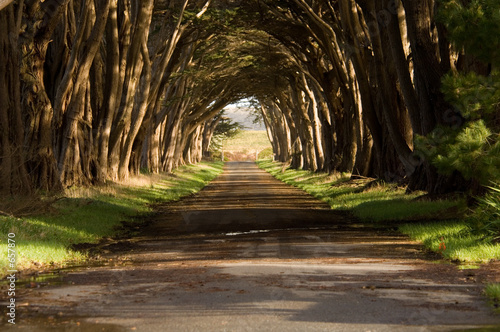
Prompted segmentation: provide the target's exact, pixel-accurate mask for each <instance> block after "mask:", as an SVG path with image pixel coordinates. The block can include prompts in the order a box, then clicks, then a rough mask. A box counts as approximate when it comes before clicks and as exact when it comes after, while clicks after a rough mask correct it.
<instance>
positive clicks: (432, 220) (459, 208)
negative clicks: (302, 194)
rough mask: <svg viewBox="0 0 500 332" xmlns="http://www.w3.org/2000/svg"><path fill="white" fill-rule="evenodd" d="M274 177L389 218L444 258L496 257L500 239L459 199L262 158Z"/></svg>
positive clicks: (356, 211) (368, 218)
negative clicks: (477, 226) (473, 220)
mask: <svg viewBox="0 0 500 332" xmlns="http://www.w3.org/2000/svg"><path fill="white" fill-rule="evenodd" d="M258 165H259V166H260V167H261V168H263V169H264V170H266V171H268V172H269V173H271V174H272V175H273V176H274V177H276V178H277V179H279V180H282V181H284V182H285V183H288V184H290V185H293V186H296V187H299V188H301V189H303V190H305V191H307V192H308V193H310V194H311V195H313V196H315V197H317V198H319V199H321V200H323V201H325V202H327V203H328V204H330V206H331V207H332V208H333V209H338V210H346V211H350V212H351V213H352V214H353V215H354V216H355V217H357V218H358V219H359V220H361V221H363V222H366V223H375V224H376V223H379V224H391V225H394V226H395V227H398V229H399V230H400V231H401V232H402V233H404V234H407V235H409V236H410V237H411V238H412V239H414V240H416V241H420V242H422V243H423V244H424V246H425V247H427V248H428V249H430V250H433V251H436V252H440V253H442V254H443V256H444V257H445V258H447V259H450V260H453V261H460V262H465V263H478V262H488V261H490V260H494V259H500V244H498V243H492V242H491V241H490V240H489V239H488V238H485V236H484V234H481V233H473V232H471V229H470V227H469V223H468V221H467V218H466V217H465V215H466V212H467V207H466V203H465V202H464V200H463V199H459V198H457V199H442V200H429V199H426V196H425V194H426V193H425V192H415V193H412V194H406V193H405V188H400V187H397V186H396V185H394V184H387V183H381V182H377V181H374V180H373V179H355V180H352V179H351V177H350V174H333V175H329V174H325V173H312V172H309V171H303V170H293V169H289V168H286V167H285V166H284V165H283V164H281V163H276V162H271V161H260V162H258Z"/></svg>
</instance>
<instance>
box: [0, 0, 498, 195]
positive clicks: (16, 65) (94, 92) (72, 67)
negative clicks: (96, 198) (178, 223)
mask: <svg viewBox="0 0 500 332" xmlns="http://www.w3.org/2000/svg"><path fill="white" fill-rule="evenodd" d="M7 2H8V1H7ZM0 5H2V3H0ZM499 8H500V5H499V4H497V3H496V1H495V0H470V1H461V0H422V1H412V0H384V1H365V0H336V1H329V0H248V1H237V0H232V1H229V0H162V1H159V0H157V1H154V0H144V1H139V0H103V1H96V0H94V1H93V0H46V1H43V2H40V1H34V0H31V1H30V0H24V1H22V0H19V1H13V2H11V3H10V4H8V5H7V6H6V7H5V8H4V9H2V10H1V11H0V63H2V64H5V65H2V66H1V67H0V80H1V82H2V83H1V84H0V103H1V105H0V154H1V160H0V170H1V172H0V177H1V178H0V190H1V191H2V192H4V193H10V194H12V193H23V192H24V193H26V192H33V191H36V190H57V189H60V188H64V187H69V186H73V185H90V184H95V183H101V182H105V181H106V180H116V179H125V178H127V177H128V176H129V175H130V174H136V173H138V172H139V171H140V170H141V169H147V170H148V171H150V172H163V171H165V172H170V171H172V170H173V169H174V168H176V167H178V166H179V165H182V164H184V163H192V162H197V161H199V160H201V158H202V156H203V155H204V154H205V153H206V151H207V150H208V147H209V145H210V140H211V138H212V135H213V133H214V131H215V130H216V128H217V125H218V124H219V123H220V121H221V120H220V119H221V116H220V112H221V111H222V110H223V108H224V107H225V106H227V105H228V104H231V103H234V102H236V101H238V100H241V99H243V98H250V99H251V100H253V101H254V103H255V105H256V107H257V108H258V111H259V112H261V114H262V117H263V120H264V122H265V124H266V128H267V131H268V134H269V138H270V141H271V143H272V145H273V150H274V152H275V155H276V159H277V160H280V161H282V162H289V163H290V165H291V166H292V167H295V168H304V169H309V170H313V171H326V172H347V173H352V174H358V175H362V176H374V177H379V178H383V179H385V180H389V181H406V182H407V183H408V185H409V188H410V189H412V190H416V189H423V190H427V191H429V192H434V193H437V192H446V191H450V190H464V189H465V188H480V187H482V186H484V185H485V184H487V181H489V180H491V177H489V176H487V174H492V172H493V174H498V173H499V172H498V168H499V167H500V161H499V157H498V156H499V155H500V154H499V153H497V152H498V151H497V150H498V149H500V146H499V143H498V133H499V122H500V116H499V106H498V105H499V103H498V101H499V100H500V96H499V93H498V86H499V83H498V82H499V81H500V80H499V79H498V70H497V64H498V62H499V56H498V49H499V48H498V46H499V43H500V42H499V41H498V40H497V39H495V37H494V36H498V35H499V33H500V28H499V27H500V24H499V15H500V14H498V12H499ZM472 27H474V28H472ZM477 40H479V41H480V44H477V42H476V44H474V42H473V41H477Z"/></svg>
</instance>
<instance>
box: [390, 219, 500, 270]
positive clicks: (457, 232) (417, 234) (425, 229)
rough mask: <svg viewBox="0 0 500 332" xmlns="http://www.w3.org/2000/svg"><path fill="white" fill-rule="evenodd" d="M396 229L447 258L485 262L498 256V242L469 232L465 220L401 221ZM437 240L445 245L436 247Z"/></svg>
mask: <svg viewBox="0 0 500 332" xmlns="http://www.w3.org/2000/svg"><path fill="white" fill-rule="evenodd" d="M399 230H400V231H401V232H402V233H404V234H408V235H409V236H410V237H411V238H412V239H415V240H417V241H419V242H422V243H423V244H424V245H425V246H426V247H427V248H429V249H430V250H432V251H436V252H441V253H442V255H443V257H445V258H448V259H450V260H454V261H459V262H476V263H487V262H489V261H490V260H492V259H500V245H498V244H492V243H490V242H488V241H484V239H483V238H484V236H483V235H481V234H473V233H471V232H470V231H469V230H470V228H469V225H468V223H467V221H465V220H452V221H446V222H443V221H440V222H426V223H417V224H405V225H402V226H400V227H399ZM441 243H443V244H444V246H445V248H444V247H443V245H441V248H440V244H441Z"/></svg>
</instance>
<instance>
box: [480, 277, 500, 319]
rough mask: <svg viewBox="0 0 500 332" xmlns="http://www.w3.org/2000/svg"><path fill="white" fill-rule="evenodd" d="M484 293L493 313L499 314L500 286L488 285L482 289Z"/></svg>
mask: <svg viewBox="0 0 500 332" xmlns="http://www.w3.org/2000/svg"><path fill="white" fill-rule="evenodd" d="M484 293H485V294H486V296H487V297H488V298H489V299H490V302H491V304H492V305H493V307H494V308H495V311H496V312H498V313H500V284H489V285H487V286H486V288H485V289H484Z"/></svg>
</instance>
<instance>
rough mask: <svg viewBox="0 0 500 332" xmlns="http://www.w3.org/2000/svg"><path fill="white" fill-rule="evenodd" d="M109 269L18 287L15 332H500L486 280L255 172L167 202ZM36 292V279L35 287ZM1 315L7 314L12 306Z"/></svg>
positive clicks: (238, 172)
mask: <svg viewBox="0 0 500 332" xmlns="http://www.w3.org/2000/svg"><path fill="white" fill-rule="evenodd" d="M103 250H104V253H105V256H106V257H107V258H108V259H110V264H109V265H107V266H96V267H87V268H80V269H74V270H66V271H61V272H60V273H59V274H58V275H57V278H55V279H51V280H49V281H48V282H47V283H44V282H40V280H38V281H36V283H35V286H36V287H38V286H42V287H39V288H25V289H22V291H21V294H20V295H19V296H20V298H19V300H18V302H19V306H18V318H17V321H16V322H17V324H16V326H15V327H12V326H11V327H9V326H8V325H4V326H1V325H0V328H1V329H2V330H9V331H10V330H12V331H44V330H47V331H48V330H51V331H52V330H54V329H55V330H61V331H131V330H133V331H454V330H464V329H472V328H477V327H480V326H482V327H485V326H490V328H491V331H493V330H497V329H494V327H493V326H497V328H498V327H499V326H500V316H499V315H494V314H493V313H492V310H491V309H490V308H489V307H488V306H487V304H486V301H485V299H484V297H483V296H482V295H481V283H482V282H483V279H482V277H481V273H480V271H476V270H460V271H459V270H458V269H457V268H456V267H455V266H453V265H451V264H444V263H438V262H435V261H431V260H430V258H429V257H428V256H426V255H425V254H424V253H422V250H421V247H420V246H418V245H416V244H415V243H412V242H410V241H408V240H407V239H406V238H404V237H402V236H400V235H398V234H397V233H395V232H391V231H389V230H383V229H380V228H379V229H377V228H373V227H369V226H363V225H361V224H358V223H356V222H355V221H354V220H353V219H352V218H350V217H349V216H347V215H345V214H342V213H339V212H334V211H331V210H330V209H329V207H328V206H327V205H326V204H324V203H322V202H319V201H317V200H316V199H314V198H312V197H310V196H308V195H307V194H305V193H304V192H302V191H301V190H298V189H296V188H292V187H289V186H287V185H285V184H283V183H281V182H279V181H277V180H275V179H274V178H272V177H271V176H270V175H268V174H267V173H265V172H264V171H261V170H259V169H258V168H257V167H256V166H255V165H254V164H252V163H228V164H227V165H226V169H225V172H224V173H223V175H221V176H220V177H219V178H218V179H216V180H215V181H214V182H213V183H212V184H210V185H209V186H208V187H207V188H205V189H204V190H203V191H201V192H200V193H198V194H197V195H194V196H191V197H189V198H187V199H184V200H182V201H180V202H176V203H171V204H168V205H164V206H160V207H158V209H157V212H156V213H155V215H153V216H152V217H151V218H149V219H148V221H147V225H146V226H145V227H143V228H142V229H141V230H140V232H139V233H138V234H137V235H135V236H133V237H132V238H130V239H126V240H121V241H117V242H112V243H109V244H108V245H106V246H105V247H104V248H103ZM31 285H32V286H33V284H31ZM2 307H3V306H2Z"/></svg>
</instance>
